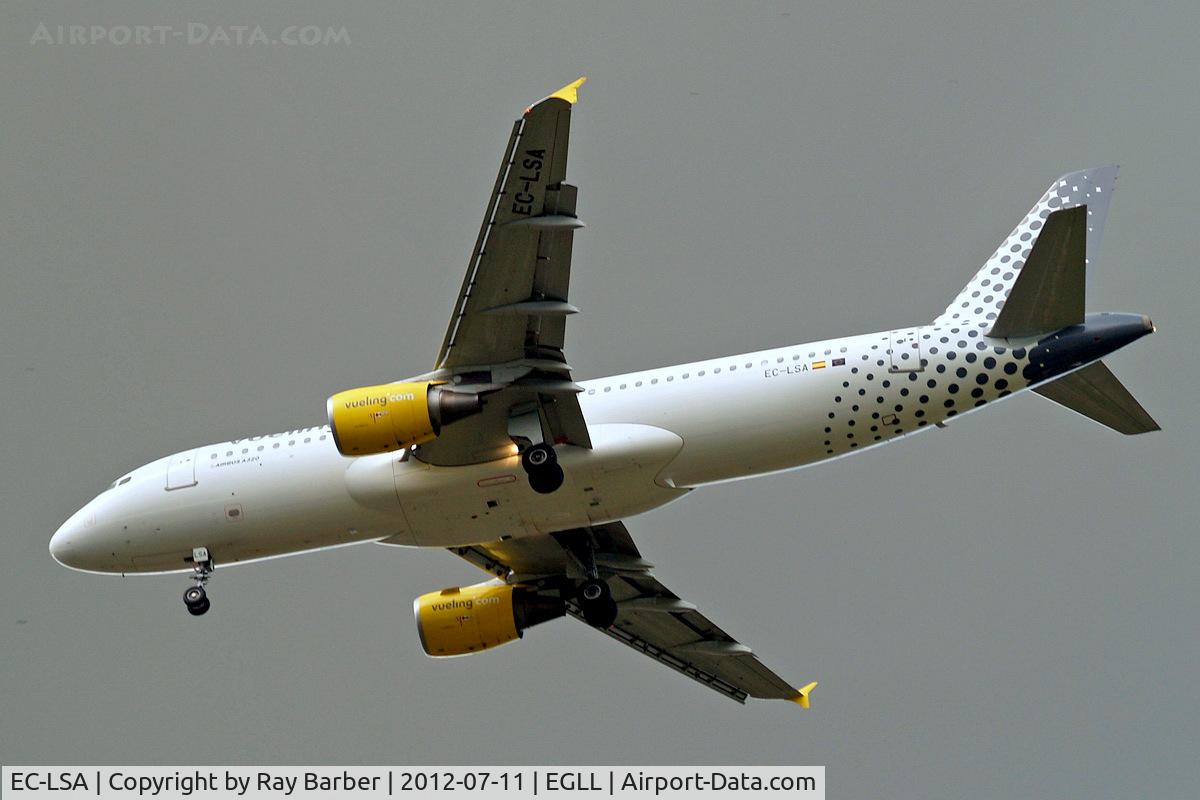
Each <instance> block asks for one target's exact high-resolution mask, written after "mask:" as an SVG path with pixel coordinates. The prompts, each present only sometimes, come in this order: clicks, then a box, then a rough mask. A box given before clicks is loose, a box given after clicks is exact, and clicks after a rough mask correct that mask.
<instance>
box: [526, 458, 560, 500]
mask: <svg viewBox="0 0 1200 800" xmlns="http://www.w3.org/2000/svg"><path fill="white" fill-rule="evenodd" d="M563 478H564V476H563V471H562V467H560V466H559V465H558V464H550V465H548V466H542V467H539V468H538V469H536V470H534V471H533V472H530V473H529V486H530V488H532V489H533V490H534V491H535V492H537V493H538V494H550V493H551V492H553V491H555V490H557V489H558V487H560V486H562V485H563Z"/></svg>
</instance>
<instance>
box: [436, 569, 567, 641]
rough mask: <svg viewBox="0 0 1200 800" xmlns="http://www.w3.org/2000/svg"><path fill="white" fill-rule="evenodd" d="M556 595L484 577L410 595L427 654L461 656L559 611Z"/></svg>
mask: <svg viewBox="0 0 1200 800" xmlns="http://www.w3.org/2000/svg"><path fill="white" fill-rule="evenodd" d="M565 613H566V606H565V605H564V603H563V601H562V599H561V598H559V597H557V596H555V595H542V594H539V593H538V592H537V591H535V590H534V589H532V588H530V587H527V586H509V585H508V584H504V583H496V582H493V581H489V582H487V583H480V584H476V585H475V586H465V587H457V586H456V587H454V588H452V589H443V590H442V591H440V592H430V593H429V594H423V595H421V596H420V597H418V598H417V599H416V600H414V601H413V615H414V616H416V618H417V633H418V634H419V635H420V637H421V647H423V648H425V653H426V655H430V656H434V657H441V656H461V655H466V654H467V653H478V652H479V651H480V650H486V649H488V648H489V647H498V646H500V645H502V644H507V643H508V642H511V641H514V640H516V639H520V638H521V636H522V634H523V632H524V631H525V630H526V629H527V628H531V627H533V626H534V625H538V624H540V623H542V622H546V621H548V620H551V619H555V618H557V617H561V616H563V614H565Z"/></svg>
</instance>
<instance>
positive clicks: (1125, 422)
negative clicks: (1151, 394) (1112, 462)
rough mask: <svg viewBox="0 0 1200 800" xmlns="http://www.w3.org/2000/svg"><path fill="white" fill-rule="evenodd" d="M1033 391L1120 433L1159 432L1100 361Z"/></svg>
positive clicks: (1155, 424) (1127, 391)
mask: <svg viewBox="0 0 1200 800" xmlns="http://www.w3.org/2000/svg"><path fill="white" fill-rule="evenodd" d="M1034 391H1035V392H1037V393H1038V394H1040V395H1041V396H1042V397H1046V398H1049V399H1051V400H1053V401H1054V402H1056V403H1058V404H1059V405H1060V406H1064V407H1066V408H1069V409H1071V410H1072V411H1074V412H1076V413H1079V414H1083V415H1084V416H1085V417H1091V418H1092V419H1094V420H1095V421H1096V422H1099V423H1100V424H1101V425H1107V426H1108V427H1110V428H1112V429H1113V430H1114V431H1117V432H1119V433H1124V434H1135V433H1148V432H1149V431H1157V430H1160V428H1159V427H1158V423H1157V422H1155V421H1154V418H1153V417H1151V416H1150V415H1149V414H1148V413H1146V409H1144V408H1142V406H1141V404H1140V403H1138V401H1137V400H1135V399H1134V397H1133V395H1131V394H1130V393H1129V390H1128V389H1126V388H1125V387H1124V386H1123V385H1122V384H1121V382H1120V381H1119V380H1117V376H1116V375H1113V374H1112V372H1110V371H1109V369H1108V367H1106V366H1104V363H1103V362H1101V361H1097V362H1096V363H1095V364H1091V365H1089V366H1086V367H1084V368H1083V369H1081V370H1077V371H1075V372H1072V373H1070V374H1069V375H1064V376H1063V377H1061V378H1059V379H1058V380H1055V381H1051V382H1050V383H1047V384H1045V385H1043V386H1038V387H1037V388H1035V389H1034Z"/></svg>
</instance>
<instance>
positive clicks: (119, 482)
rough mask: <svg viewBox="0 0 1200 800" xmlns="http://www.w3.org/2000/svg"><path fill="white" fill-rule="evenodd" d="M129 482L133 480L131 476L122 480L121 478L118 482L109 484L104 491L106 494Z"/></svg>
mask: <svg viewBox="0 0 1200 800" xmlns="http://www.w3.org/2000/svg"><path fill="white" fill-rule="evenodd" d="M131 480H133V476H132V475H126V476H125V477H124V478H121V479H120V480H117V481H113V482H112V483H110V484H109V485H108V488H107V489H105V490H104V491H106V492H109V491H112V490H113V489H115V488H117V487H118V486H124V485H125V484H127V483H129V482H130V481H131Z"/></svg>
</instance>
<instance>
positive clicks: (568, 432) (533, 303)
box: [418, 78, 591, 466]
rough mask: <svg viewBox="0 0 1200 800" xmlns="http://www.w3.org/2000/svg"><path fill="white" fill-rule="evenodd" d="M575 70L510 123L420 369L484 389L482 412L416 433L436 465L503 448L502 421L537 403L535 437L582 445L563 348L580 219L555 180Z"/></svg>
mask: <svg viewBox="0 0 1200 800" xmlns="http://www.w3.org/2000/svg"><path fill="white" fill-rule="evenodd" d="M583 80H584V79H583V78H581V79H579V80H578V81H576V82H574V83H572V84H569V85H568V86H565V87H563V88H562V89H560V90H559V91H557V92H555V93H554V94H552V95H550V96H549V97H547V98H545V99H544V100H541V101H539V102H538V103H535V104H534V105H532V106H531V107H530V108H528V109H527V110H526V111H525V113H524V114H523V115H522V116H521V118H520V119H518V120H517V121H516V122H515V123H513V129H512V132H511V134H510V136H509V139H508V144H507V146H506V147H505V151H504V157H503V159H502V160H501V164H500V172H499V174H498V175H497V177H496V182H495V185H494V186H493V188H492V193H491V195H490V197H489V199H488V205H487V210H486V213H485V214H484V220H483V225H482V226H481V228H480V231H479V236H478V238H477V239H476V243H475V248H474V250H473V251H472V254H471V261H470V263H469V265H468V267H467V272H466V275H465V276H464V278H463V283H462V288H461V289H460V290H459V294H458V299H457V300H456V302H455V304H454V310H453V312H452V314H451V318H450V323H449V325H448V327H447V329H446V335H445V338H444V339H443V342H442V347H441V351H440V352H439V353H438V357H437V363H436V366H435V369H434V370H433V371H432V372H429V373H427V374H425V375H421V376H419V378H420V379H424V380H439V381H445V382H446V383H447V385H448V386H450V387H453V388H456V389H459V390H461V391H466V392H479V393H484V394H485V395H486V403H485V409H484V413H483V414H481V415H479V416H478V417H476V418H473V419H472V420H470V421H466V422H464V423H462V424H459V425H456V426H453V427H452V428H450V429H448V430H447V431H446V433H445V435H444V436H442V437H441V438H439V439H438V440H437V441H435V442H432V443H430V444H428V445H425V446H423V447H422V448H421V450H420V452H419V453H418V458H420V459H422V460H423V461H427V462H429V463H433V464H438V465H443V466H446V465H454V464H467V463H475V462H479V461H486V460H489V459H494V458H499V457H503V456H505V455H507V454H508V452H509V448H510V446H511V443H512V439H511V437H510V434H511V426H510V424H509V421H510V420H511V419H512V418H513V417H517V416H528V415H536V417H535V419H536V425H540V427H541V429H542V431H541V433H542V435H541V437H540V438H541V439H543V440H546V441H552V442H555V443H558V444H573V445H577V446H580V447H591V441H590V439H589V437H588V432H587V425H586V423H585V422H584V419H583V414H582V412H581V411H580V408H579V402H578V400H577V398H576V394H577V393H578V392H579V391H580V388H579V386H578V385H577V384H575V383H574V381H573V380H572V379H571V367H570V365H569V364H568V363H567V360H566V357H565V356H564V355H563V346H564V341H565V335H566V319H567V317H568V316H570V315H571V314H574V313H576V312H577V311H578V309H577V308H575V307H574V306H573V305H571V303H570V302H569V289H570V279H571V249H572V244H573V241H574V233H575V231H576V230H577V229H578V228H581V227H583V223H582V222H581V221H580V220H579V218H578V217H577V216H576V210H575V206H576V199H577V195H578V191H577V189H576V187H575V186H572V185H570V184H568V183H565V178H566V170H567V149H568V143H569V139H570V124H571V108H572V105H573V104H574V102H575V100H576V92H577V90H578V88H579V86H580V85H581V84H582V83H583Z"/></svg>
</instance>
